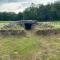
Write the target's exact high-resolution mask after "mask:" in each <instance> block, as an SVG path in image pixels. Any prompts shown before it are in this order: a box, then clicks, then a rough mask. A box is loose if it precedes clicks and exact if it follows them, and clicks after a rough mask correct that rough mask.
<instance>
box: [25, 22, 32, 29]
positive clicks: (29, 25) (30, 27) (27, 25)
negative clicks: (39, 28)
mask: <svg viewBox="0 0 60 60" xmlns="http://www.w3.org/2000/svg"><path fill="white" fill-rule="evenodd" d="M24 25H25V29H26V30H31V29H32V23H25V24H24Z"/></svg>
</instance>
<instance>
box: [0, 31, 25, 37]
mask: <svg viewBox="0 0 60 60" xmlns="http://www.w3.org/2000/svg"><path fill="white" fill-rule="evenodd" d="M0 35H5V36H6V35H21V36H25V35H26V32H25V31H24V30H0Z"/></svg>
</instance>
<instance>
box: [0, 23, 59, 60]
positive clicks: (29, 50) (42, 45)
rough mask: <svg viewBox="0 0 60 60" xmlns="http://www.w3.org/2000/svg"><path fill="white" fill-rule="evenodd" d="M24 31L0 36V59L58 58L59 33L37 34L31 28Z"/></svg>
mask: <svg viewBox="0 0 60 60" xmlns="http://www.w3.org/2000/svg"><path fill="white" fill-rule="evenodd" d="M1 23H2V25H4V24H3V22H1ZM8 23H9V22H8ZM52 23H53V22H52ZM5 24H6V23H5ZM54 24H55V23H54ZM54 24H52V25H54ZM58 25H59V24H58ZM0 26H1V25H0ZM54 26H56V27H57V24H55V25H54ZM58 28H59V27H58ZM56 29H57V28H56ZM26 33H27V36H17V35H16V36H11V35H10V36H2V35H1V36H0V60H60V35H50V36H42V35H39V36H37V35H36V34H34V32H33V30H32V31H27V32H26Z"/></svg>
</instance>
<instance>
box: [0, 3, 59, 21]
mask: <svg viewBox="0 0 60 60" xmlns="http://www.w3.org/2000/svg"><path fill="white" fill-rule="evenodd" d="M4 20H5V21H11V20H12V21H17V20H38V21H60V2H55V3H51V4H47V5H43V4H38V5H36V4H33V3H32V4H31V6H30V7H28V8H26V9H25V10H24V11H23V12H19V13H18V14H16V13H14V12H0V21H4Z"/></svg>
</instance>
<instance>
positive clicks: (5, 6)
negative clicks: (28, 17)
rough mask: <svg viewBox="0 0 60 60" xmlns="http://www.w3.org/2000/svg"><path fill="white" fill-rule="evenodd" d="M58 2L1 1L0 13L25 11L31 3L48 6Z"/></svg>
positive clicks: (49, 0)
mask: <svg viewBox="0 0 60 60" xmlns="http://www.w3.org/2000/svg"><path fill="white" fill-rule="evenodd" d="M55 1H57V0H0V12H4V11H7V12H16V13H18V12H19V11H21V12H22V11H23V10H24V9H25V8H26V7H28V6H30V4H31V3H35V4H47V3H54V2H55Z"/></svg>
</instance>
